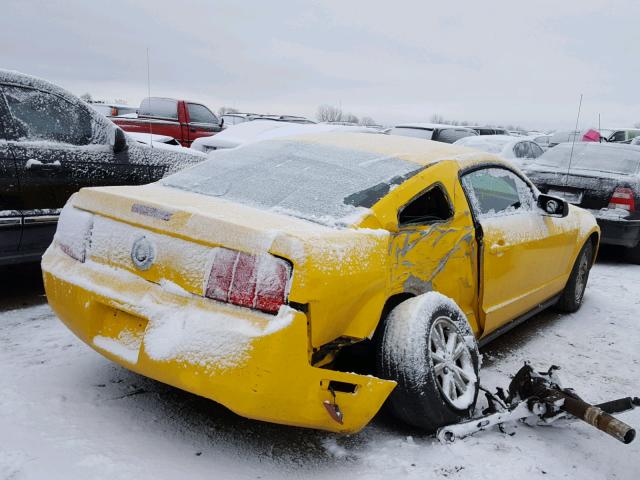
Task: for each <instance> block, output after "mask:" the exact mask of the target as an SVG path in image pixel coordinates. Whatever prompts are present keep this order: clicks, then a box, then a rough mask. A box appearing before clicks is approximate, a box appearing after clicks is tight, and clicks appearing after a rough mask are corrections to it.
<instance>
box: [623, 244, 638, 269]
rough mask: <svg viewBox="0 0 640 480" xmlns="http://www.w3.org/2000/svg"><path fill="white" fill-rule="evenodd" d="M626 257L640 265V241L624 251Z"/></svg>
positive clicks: (628, 260) (630, 261)
mask: <svg viewBox="0 0 640 480" xmlns="http://www.w3.org/2000/svg"><path fill="white" fill-rule="evenodd" d="M624 258H625V259H626V260H627V262H629V263H635V264H636V265H640V243H639V244H638V245H636V246H635V247H632V248H626V249H625V252H624Z"/></svg>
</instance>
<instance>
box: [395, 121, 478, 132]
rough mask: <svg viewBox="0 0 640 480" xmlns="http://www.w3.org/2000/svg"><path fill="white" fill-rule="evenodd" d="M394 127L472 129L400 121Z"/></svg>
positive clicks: (442, 124) (443, 124)
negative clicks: (400, 122)
mask: <svg viewBox="0 0 640 480" xmlns="http://www.w3.org/2000/svg"><path fill="white" fill-rule="evenodd" d="M394 128H419V129H423V130H427V129H431V130H432V129H434V128H459V129H463V130H471V131H473V128H469V127H463V126H461V125H448V124H445V123H420V122H418V123H402V124H400V125H396V126H395V127H394Z"/></svg>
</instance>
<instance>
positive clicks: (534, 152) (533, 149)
mask: <svg viewBox="0 0 640 480" xmlns="http://www.w3.org/2000/svg"><path fill="white" fill-rule="evenodd" d="M529 151H530V152H529V153H530V157H529V158H538V157H539V156H540V155H542V154H543V153H544V150H542V147H540V145H537V144H535V143H533V142H529Z"/></svg>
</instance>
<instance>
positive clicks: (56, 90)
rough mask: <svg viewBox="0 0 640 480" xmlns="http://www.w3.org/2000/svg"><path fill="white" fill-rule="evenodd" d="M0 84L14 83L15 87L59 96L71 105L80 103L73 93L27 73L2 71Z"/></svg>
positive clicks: (0, 72)
mask: <svg viewBox="0 0 640 480" xmlns="http://www.w3.org/2000/svg"><path fill="white" fill-rule="evenodd" d="M0 83H13V84H15V85H20V86H23V87H29V88H35V89H37V90H44V91H46V92H49V93H53V94H55V95H58V96H60V97H62V98H64V99H66V100H67V101H69V102H71V103H77V102H78V97H77V96H75V95H74V94H73V93H71V92H69V91H67V90H65V89H64V88H60V87H58V86H57V85H54V84H53V83H51V82H48V81H46V80H43V79H41V78H38V77H34V76H31V75H27V74H26V73H20V72H16V71H13V70H3V69H0Z"/></svg>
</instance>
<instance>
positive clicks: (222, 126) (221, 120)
mask: <svg viewBox="0 0 640 480" xmlns="http://www.w3.org/2000/svg"><path fill="white" fill-rule="evenodd" d="M220 128H224V118H220Z"/></svg>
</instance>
